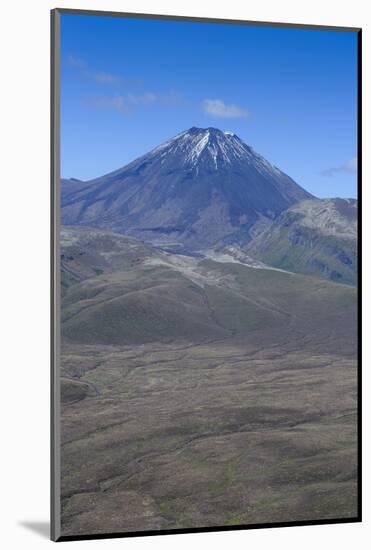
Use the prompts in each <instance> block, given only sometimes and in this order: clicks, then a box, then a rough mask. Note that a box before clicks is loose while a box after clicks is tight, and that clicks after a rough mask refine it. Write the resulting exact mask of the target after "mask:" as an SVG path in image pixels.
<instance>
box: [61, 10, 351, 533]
mask: <svg viewBox="0 0 371 550" xmlns="http://www.w3.org/2000/svg"><path fill="white" fill-rule="evenodd" d="M360 48H361V31H360V29H355V28H338V27H316V26H305V25H288V24H281V23H280V24H278V23H257V22H247V21H228V20H217V19H194V18H186V17H170V16H150V15H136V14H120V13H105V12H89V11H79V10H63V9H59V10H54V11H53V12H52V298H53V299H52V538H53V539H54V540H73V539H85V538H99V537H114V536H133V535H148V534H164V533H168V534H171V533H180V532H181V533H184V532H195V531H215V530H222V529H223V530H228V529H236V528H252V527H254V528H257V527H274V526H282V525H287V526H288V525H301V524H303V525H306V524H311V523H315V524H319V523H335V522H354V521H360V519H361V510H360V505H361V498H360V497H361V492H360V491H361V487H360V470H359V467H360V461H359V457H360V436H358V435H357V434H358V431H359V426H360V416H359V413H360V410H359V408H360V407H359V399H358V395H359V392H360V363H359V357H360V342H359V339H358V334H359V318H360V304H359V291H360V288H359V287H360V275H359V270H358V267H357V266H358V265H359V262H360V258H359V254H358V251H359V250H360V233H359V221H360V216H359V214H358V211H359V210H358V200H360V192H361V186H360V179H361V178H360V137H361V130H360V121H359V119H360V112H361V111H360V109H361V105H360V82H361V75H360V55H361V53H360V52H361V50H360ZM357 289H358V294H357Z"/></svg>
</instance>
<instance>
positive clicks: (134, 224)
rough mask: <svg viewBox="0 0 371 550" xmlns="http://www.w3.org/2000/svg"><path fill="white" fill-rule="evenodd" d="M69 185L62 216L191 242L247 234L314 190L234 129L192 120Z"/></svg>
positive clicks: (243, 238) (198, 244) (150, 237)
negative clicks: (121, 162)
mask: <svg viewBox="0 0 371 550" xmlns="http://www.w3.org/2000/svg"><path fill="white" fill-rule="evenodd" d="M68 181H71V180H68ZM71 187H72V189H73V186H71V184H70V185H69V189H68V191H67V192H66V193H62V221H63V223H64V224H66V225H86V226H92V227H100V228H102V229H109V230H112V231H115V232H117V233H125V234H129V235H133V236H135V237H136V238H141V239H142V240H145V241H149V242H162V243H165V244H171V243H174V242H175V243H177V244H180V245H182V246H185V247H189V248H192V249H197V248H202V247H205V246H214V245H216V244H217V243H222V242H241V243H244V242H247V241H248V240H250V238H251V235H250V233H251V231H253V227H254V225H255V224H257V223H258V224H259V223H261V222H262V220H263V221H264V220H271V219H274V218H275V217H276V216H277V215H279V214H280V213H281V212H282V211H283V210H285V209H286V208H288V207H289V206H291V205H292V204H294V203H295V202H298V201H299V200H302V199H304V198H311V197H312V195H310V194H309V193H308V192H307V191H305V190H304V189H302V188H301V187H300V186H299V185H298V184H297V183H296V182H294V180H292V179H291V178H290V177H289V176H287V175H286V174H284V173H283V172H282V171H281V170H279V169H278V168H277V167H275V166H273V165H272V164H270V163H269V162H268V161H267V160H266V159H264V157H262V156H261V155H259V154H258V153H256V152H255V151H254V149H253V148H252V147H250V146H249V145H247V144H246V143H244V142H243V141H242V140H241V139H240V138H239V137H238V136H237V135H236V134H232V133H230V132H222V131H221V130H218V129H216V128H212V127H209V128H205V129H200V128H196V127H192V128H190V129H189V130H186V131H184V132H181V133H180V134H178V135H176V136H174V137H173V138H171V139H169V140H167V141H166V142H165V143H163V144H161V145H159V146H157V147H155V148H154V149H153V150H152V151H150V152H149V153H147V154H145V155H142V156H141V157H139V158H138V159H136V160H134V161H132V162H131V163H129V164H128V165H126V166H124V167H122V168H119V169H118V170H115V171H114V172H111V173H109V174H107V175H105V176H102V177H99V178H95V179H93V180H91V181H90V182H84V184H83V185H81V184H80V183H79V184H78V188H76V190H75V191H74V190H71ZM210 227H213V231H210Z"/></svg>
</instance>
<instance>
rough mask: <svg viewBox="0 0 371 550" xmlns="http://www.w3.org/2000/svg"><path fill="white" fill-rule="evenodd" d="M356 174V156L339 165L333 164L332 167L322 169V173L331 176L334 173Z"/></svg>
mask: <svg viewBox="0 0 371 550" xmlns="http://www.w3.org/2000/svg"><path fill="white" fill-rule="evenodd" d="M339 173H340V174H341V173H343V174H356V173H357V157H353V158H351V159H349V160H347V161H346V162H344V163H343V164H340V165H339V166H333V167H332V168H326V170H323V171H322V175H323V176H326V177H329V178H331V177H333V176H335V175H336V174H339Z"/></svg>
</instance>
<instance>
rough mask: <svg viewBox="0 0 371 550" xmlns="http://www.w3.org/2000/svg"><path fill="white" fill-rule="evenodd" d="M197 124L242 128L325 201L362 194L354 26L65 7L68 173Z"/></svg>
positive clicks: (105, 167) (134, 153)
mask: <svg viewBox="0 0 371 550" xmlns="http://www.w3.org/2000/svg"><path fill="white" fill-rule="evenodd" d="M192 126H200V127H208V126H214V127H217V128H220V129H222V130H228V131H232V132H235V133H236V134H237V135H239V136H240V137H241V138H242V139H243V140H244V141H246V143H248V144H249V145H251V146H252V147H254V149H256V150H257V151H258V152H259V153H261V154H262V155H263V156H265V157H266V158H267V159H268V160H269V161H270V162H272V163H273V164H275V165H277V166H278V167H279V168H281V170H283V171H284V172H286V173H287V174H289V175H290V176H291V177H292V178H294V179H295V180H296V181H297V182H298V183H299V184H300V185H302V186H303V187H305V188H306V189H307V190H308V191H310V192H311V193H313V194H315V195H317V196H319V197H327V196H342V197H355V196H356V160H355V157H356V147H357V35H356V33H355V32H334V31H320V30H302V29H292V28H291V29H282V28H267V27H254V26H243V25H225V24H224V25H223V24H208V23H193V22H192V23H190V22H179V21H156V20H140V19H124V18H113V17H106V16H89V15H77V14H73V15H72V14H63V15H62V24H61V163H62V165H61V172H62V176H63V177H75V178H79V179H83V180H86V179H91V178H94V177H97V176H100V175H103V174H105V173H107V172H110V171H112V170H115V169H117V168H119V167H121V166H124V165H125V164H127V163H128V162H130V161H131V160H133V159H135V158H136V157H138V156H140V155H142V154H144V153H146V152H148V151H149V150H150V149H152V148H153V147H155V146H156V145H158V144H160V143H161V142H163V141H165V140H166V139H168V138H170V137H172V136H173V135H175V134H177V133H179V132H180V131H183V130H185V129H187V128H190V127H192Z"/></svg>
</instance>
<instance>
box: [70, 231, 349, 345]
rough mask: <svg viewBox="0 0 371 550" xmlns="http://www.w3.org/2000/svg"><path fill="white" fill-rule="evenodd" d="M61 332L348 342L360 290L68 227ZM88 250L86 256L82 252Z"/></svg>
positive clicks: (102, 340) (125, 339) (109, 339)
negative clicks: (168, 252) (188, 254)
mask: <svg viewBox="0 0 371 550" xmlns="http://www.w3.org/2000/svg"><path fill="white" fill-rule="evenodd" d="M64 235H65V237H64V240H63V241H62V257H63V261H62V270H63V273H64V275H63V277H62V280H64V281H66V279H65V276H66V273H67V274H68V282H67V284H66V283H65V284H64V288H65V295H64V298H63V303H62V327H63V335H64V337H65V338H66V339H67V340H69V341H73V342H80V343H84V344H89V343H90V344H115V345H117V344H140V343H146V342H156V341H159V342H172V341H174V340H179V341H188V342H193V343H197V342H205V341H210V340H220V339H223V338H224V339H225V338H231V337H233V338H234V339H248V340H249V341H251V342H260V343H261V342H264V341H266V342H269V343H272V341H277V342H278V341H283V340H285V339H286V340H287V339H290V340H293V341H294V340H295V339H298V338H303V339H304V340H308V339H310V340H311V341H312V342H314V341H316V342H317V343H319V342H326V344H325V345H326V346H327V347H329V346H330V347H331V346H332V345H334V346H335V347H336V348H337V349H338V346H344V347H347V346H348V347H349V346H352V343H354V339H355V315H356V311H355V309H356V290H355V289H354V288H351V287H347V286H345V285H339V284H334V283H331V282H328V281H325V280H321V279H318V278H314V277H304V276H301V275H297V274H292V273H285V272H282V271H277V270H272V269H255V268H251V267H247V266H245V265H242V264H238V263H219V262H217V261H212V260H205V259H202V258H195V257H187V256H176V255H174V254H167V253H164V252H161V251H159V250H155V249H153V248H151V247H150V246H149V245H143V244H142V243H140V242H138V241H135V240H134V239H130V238H126V237H123V236H120V235H115V234H109V233H105V232H101V231H96V230H94V231H90V230H87V229H77V228H73V229H65V230H64ZM87 249H88V250H89V252H87Z"/></svg>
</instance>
